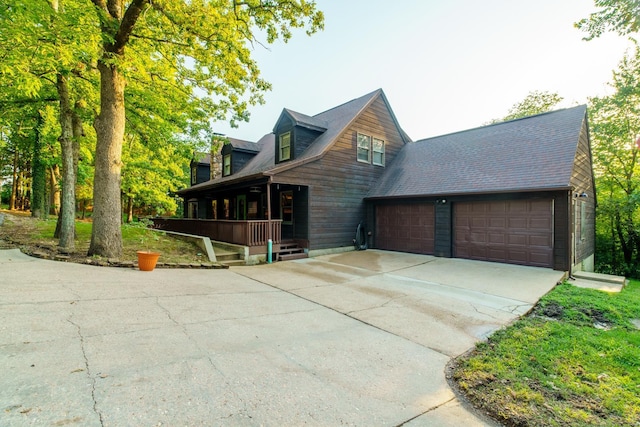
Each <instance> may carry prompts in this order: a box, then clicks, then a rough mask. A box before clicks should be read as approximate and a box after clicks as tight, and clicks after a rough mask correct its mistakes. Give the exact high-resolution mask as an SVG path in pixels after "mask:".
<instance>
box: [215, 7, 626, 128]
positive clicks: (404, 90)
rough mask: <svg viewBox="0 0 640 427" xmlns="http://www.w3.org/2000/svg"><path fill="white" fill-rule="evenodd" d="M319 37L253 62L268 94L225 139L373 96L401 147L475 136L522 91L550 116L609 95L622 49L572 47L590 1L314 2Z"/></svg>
mask: <svg viewBox="0 0 640 427" xmlns="http://www.w3.org/2000/svg"><path fill="white" fill-rule="evenodd" d="M316 4H317V7H318V9H320V10H322V11H323V12H324V15H325V28H324V30H323V31H321V32H319V33H316V34H314V35H312V36H307V35H306V33H304V31H296V32H295V33H294V36H293V38H292V39H291V40H290V41H289V42H288V43H283V42H276V43H275V44H273V45H268V49H267V48H264V47H262V46H260V45H258V44H256V45H255V47H254V52H253V57H254V59H255V60H256V61H257V63H258V67H259V68H260V70H261V73H262V77H263V78H265V79H266V80H267V81H269V82H270V83H271V84H272V86H273V88H272V90H271V91H270V92H267V93H266V95H265V100H266V103H265V104H264V105H260V106H255V107H251V109H250V112H251V119H250V121H249V122H248V123H247V122H242V123H240V124H239V127H238V128H231V127H230V126H229V125H228V124H227V123H224V122H217V123H215V124H214V126H215V131H216V132H219V133H222V134H225V135H227V136H230V137H234V138H239V139H244V140H248V141H257V140H258V139H260V137H262V136H263V135H264V134H266V133H269V132H271V131H272V130H273V127H274V125H275V123H276V121H277V119H278V117H279V116H280V113H281V112H282V109H283V108H289V109H291V110H294V111H297V112H299V113H304V114H307V115H310V116H313V115H315V114H318V113H321V112H323V111H325V110H328V109H330V108H333V107H335V106H337V105H340V104H343V103H345V102H347V101H349V100H351V99H354V98H358V97H360V96H362V95H365V94H367V93H369V92H372V91H374V90H376V89H382V90H383V91H384V93H385V95H386V96H387V99H388V100H389V103H390V105H391V108H392V109H393V111H394V113H395V115H396V118H397V119H398V122H399V123H400V126H401V127H402V128H403V129H404V130H405V132H406V133H407V134H408V135H409V136H410V137H411V138H412V139H413V140H419V139H423V138H427V137H432V136H438V135H443V134H447V133H451V132H456V131H460V130H465V129H470V128H474V127H478V126H482V125H484V124H486V123H488V122H489V121H491V120H493V119H498V118H500V117H504V116H505V115H506V114H507V112H508V110H509V109H510V108H511V107H512V106H513V105H514V104H516V103H518V102H520V101H522V100H523V99H524V98H525V97H526V96H527V94H529V93H530V92H531V91H547V92H551V93H558V94H559V95H560V96H562V97H564V101H563V103H562V104H561V105H560V107H570V106H573V105H578V104H585V103H587V100H588V98H589V97H593V96H602V95H606V94H607V93H609V92H610V89H609V87H608V82H610V81H611V79H612V73H613V70H615V69H616V68H617V66H618V64H619V62H620V60H621V59H622V58H623V56H624V54H625V52H626V51H627V50H628V49H630V48H631V43H630V42H629V41H628V40H627V39H626V38H624V37H621V36H618V35H617V34H606V35H605V36H603V37H600V38H599V39H595V40H592V41H588V42H587V41H584V40H583V39H582V38H583V37H584V36H585V34H584V33H583V32H581V31H580V30H578V29H577V28H575V27H574V25H573V24H574V23H575V22H576V21H579V20H580V19H582V18H586V17H587V16H588V15H589V14H590V13H592V12H595V11H596V7H595V6H594V3H593V0H537V1H525V0H482V1H479V0H394V1H389V0H385V1H383V0H341V1H336V0H333V1H332V0H316Z"/></svg>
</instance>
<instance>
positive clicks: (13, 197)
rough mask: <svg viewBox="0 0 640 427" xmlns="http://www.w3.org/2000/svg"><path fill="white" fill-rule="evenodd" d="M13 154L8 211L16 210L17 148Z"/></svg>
mask: <svg viewBox="0 0 640 427" xmlns="http://www.w3.org/2000/svg"><path fill="white" fill-rule="evenodd" d="M15 150H16V151H15V152H14V153H13V173H12V182H11V197H10V198H9V210H10V211H13V210H15V209H16V202H17V198H18V148H16V149H15Z"/></svg>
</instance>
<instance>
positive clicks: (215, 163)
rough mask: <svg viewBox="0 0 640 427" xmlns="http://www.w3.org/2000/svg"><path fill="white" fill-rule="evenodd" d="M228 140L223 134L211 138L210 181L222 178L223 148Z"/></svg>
mask: <svg viewBox="0 0 640 427" xmlns="http://www.w3.org/2000/svg"><path fill="white" fill-rule="evenodd" d="M226 141H228V139H227V138H226V137H225V136H224V135H222V134H218V133H217V134H215V135H214V136H213V138H211V153H210V157H211V160H210V163H209V172H210V179H216V178H220V177H221V176H222V146H223V145H224V143H225V142H226Z"/></svg>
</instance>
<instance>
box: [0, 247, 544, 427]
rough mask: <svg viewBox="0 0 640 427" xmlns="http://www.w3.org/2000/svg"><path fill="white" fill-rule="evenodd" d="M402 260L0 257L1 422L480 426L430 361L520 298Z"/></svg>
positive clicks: (382, 256)
mask: <svg viewBox="0 0 640 427" xmlns="http://www.w3.org/2000/svg"><path fill="white" fill-rule="evenodd" d="M401 255H406V254H393V253H386V252H376V251H366V252H360V253H352V254H343V255H334V256H329V257H320V258H316V259H308V260H300V261H295V262H285V263H279V264H273V265H265V266H256V267H240V268H232V269H231V270H155V271H153V272H150V273H147V272H140V271H137V270H133V269H117V268H103V267H92V266H86V265H77V264H67V263H57V262H53V261H45V260H40V259H34V258H30V257H27V256H24V255H22V254H21V253H19V252H18V251H16V250H4V251H0V332H1V333H0V371H1V372H2V375H1V376H0V425H3V426H4V425H7V426H13V425H16V426H22V425H82V426H122V425H189V426H194V425H221V426H222V425H224V426H227V425H243V426H244V425H246V426H253V425H267V426H269V425H273V426H276V425H277V426H280V425H301V424H306V425H341V424H344V425H362V426H364V425H367V426H368V425H380V426H397V425H403V424H404V425H460V424H467V425H483V424H484V423H485V422H484V421H482V420H481V419H479V418H477V417H475V416H474V415H473V414H470V413H469V412H467V411H466V410H465V409H464V408H463V407H462V406H461V405H460V403H459V402H458V401H457V400H456V399H455V397H454V395H453V393H452V391H451V390H450V389H449V387H448V385H447V383H446V380H445V378H444V372H443V369H444V366H445V364H446V363H447V361H448V360H449V358H450V356H451V355H455V354H457V353H456V352H457V351H458V350H457V349H458V348H463V347H464V348H463V350H462V351H464V350H466V349H467V348H468V347H469V346H470V345H471V344H472V343H473V341H474V340H475V337H480V336H483V334H485V333H487V332H488V331H489V330H490V329H491V328H492V327H498V326H499V325H500V324H502V323H503V322H506V321H509V320H510V319H512V318H514V317H515V316H516V315H517V314H518V313H520V312H524V311H526V309H527V306H530V305H531V304H532V303H533V302H534V301H530V300H526V299H525V300H523V299H518V298H516V295H514V294H507V295H494V294H491V293H485V292H484V291H483V290H482V289H481V288H469V289H466V288H463V287H456V286H455V285H449V284H443V283H438V282H436V281H435V280H434V281H433V282H430V281H429V282H428V281H425V280H429V279H426V278H425V277H424V274H425V271H424V270H423V269H424V268H426V267H427V266H429V264H431V265H436V264H434V263H438V262H440V260H439V259H434V258H430V257H419V256H413V255H406V256H405V257H402V256H401ZM526 271H528V270H526ZM533 271H537V270H536V269H533ZM542 271H546V272H549V271H548V270H542ZM554 273H555V272H554ZM434 277H435V276H434ZM546 279H548V278H546ZM443 281H444V280H443ZM549 281H550V279H549ZM554 283H555V282H554ZM511 285H512V286H513V284H511ZM475 286H478V285H475ZM487 286H489V285H487ZM493 286H496V285H495V284H494V285H493ZM545 286H546V287H547V288H551V286H552V284H551V283H548V284H547V285H545ZM538 292H541V294H542V293H544V292H546V291H544V292H543V289H542V287H541V288H540V290H539V291H538ZM452 293H453V296H452V295H451V294H452ZM529 293H530V295H529V297H528V298H529V299H533V297H534V294H535V292H533V291H529ZM475 297H478V298H480V297H483V298H486V302H484V301H483V302H480V301H479V300H475V299H474V298H475ZM434 301H440V302H439V303H434ZM447 304H448V305H447ZM431 306H436V307H437V308H438V310H439V311H437V312H436V311H433V310H431ZM448 306H451V307H453V308H454V309H453V310H452V311H447V310H448V309H447V307H448ZM463 306H464V307H466V309H467V311H473V312H475V313H476V314H474V315H473V316H472V315H470V314H469V313H465V309H464V308H463ZM420 313H422V314H420ZM478 318H479V319H481V320H475V319H478ZM472 320H473V322H472ZM430 322H433V323H430ZM467 322H469V323H467ZM465 325H471V326H465ZM438 330H442V331H445V330H446V331H449V334H450V335H454V333H453V332H456V334H455V336H457V337H460V338H459V340H460V341H459V340H458V339H457V338H456V339H452V338H451V337H447V338H446V339H445V338H440V339H437V338H436V336H438V335H439V334H438V333H436V331H438ZM462 341H466V342H467V343H470V344H469V345H467V344H463V343H462ZM465 345H466V347H465Z"/></svg>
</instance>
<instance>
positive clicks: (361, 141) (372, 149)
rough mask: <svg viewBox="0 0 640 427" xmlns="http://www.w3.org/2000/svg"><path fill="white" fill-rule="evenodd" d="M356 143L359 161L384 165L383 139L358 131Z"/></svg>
mask: <svg viewBox="0 0 640 427" xmlns="http://www.w3.org/2000/svg"><path fill="white" fill-rule="evenodd" d="M357 143H358V147H357V151H358V153H357V158H358V161H359V162H362V163H373V164H374V165H377V166H384V157H385V154H384V140H382V139H379V138H374V137H371V136H369V135H364V134H361V133H358V136H357Z"/></svg>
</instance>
